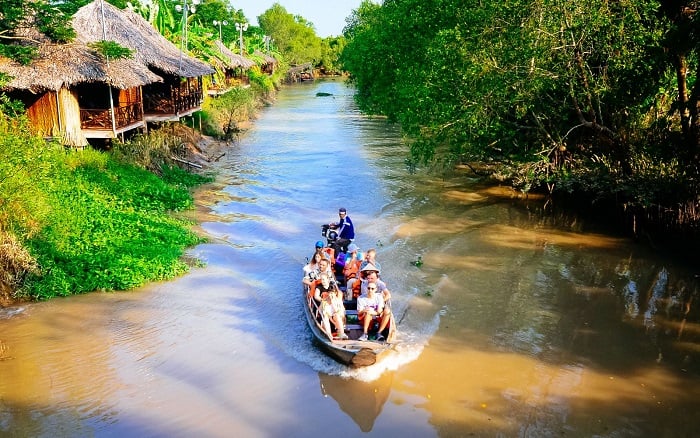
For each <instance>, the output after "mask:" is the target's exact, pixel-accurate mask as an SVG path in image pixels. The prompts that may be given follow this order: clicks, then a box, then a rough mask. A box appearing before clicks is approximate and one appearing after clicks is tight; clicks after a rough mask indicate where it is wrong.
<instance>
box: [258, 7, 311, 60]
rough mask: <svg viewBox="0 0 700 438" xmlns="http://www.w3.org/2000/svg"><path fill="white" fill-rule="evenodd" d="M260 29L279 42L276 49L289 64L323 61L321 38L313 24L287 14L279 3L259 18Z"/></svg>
mask: <svg viewBox="0 0 700 438" xmlns="http://www.w3.org/2000/svg"><path fill="white" fill-rule="evenodd" d="M258 22H259V23H260V27H261V28H262V29H263V30H264V31H265V32H266V33H267V34H268V35H271V36H272V38H273V39H274V40H275V41H277V44H276V47H277V48H278V50H279V51H280V53H282V55H283V56H284V58H285V59H286V60H287V62H289V64H292V65H294V64H302V63H304V62H309V61H311V62H313V63H314V64H316V63H317V62H318V61H320V59H321V38H319V37H318V36H317V35H316V31H315V30H314V27H313V24H312V23H310V22H309V21H307V20H305V19H304V18H303V17H299V16H294V15H292V14H290V13H288V12H287V10H286V9H285V8H284V7H282V6H281V5H280V4H279V3H275V4H274V5H272V7H271V8H270V9H268V10H267V11H265V12H264V13H263V14H262V15H261V16H259V17H258Z"/></svg>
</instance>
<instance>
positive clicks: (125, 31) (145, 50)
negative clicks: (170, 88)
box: [72, 0, 214, 78]
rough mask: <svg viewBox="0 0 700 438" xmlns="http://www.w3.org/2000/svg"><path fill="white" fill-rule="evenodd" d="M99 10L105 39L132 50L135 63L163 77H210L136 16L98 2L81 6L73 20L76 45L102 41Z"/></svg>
mask: <svg viewBox="0 0 700 438" xmlns="http://www.w3.org/2000/svg"><path fill="white" fill-rule="evenodd" d="M102 7H104V20H105V26H106V29H107V38H106V39H107V40H109V41H115V42H117V43H118V44H119V45H121V46H123V47H128V48H129V49H132V50H134V51H135V53H134V55H133V56H134V59H136V60H137V61H139V62H141V63H143V64H144V65H147V66H149V67H152V68H156V69H158V70H160V71H162V72H164V73H168V74H172V75H176V76H181V77H186V78H194V77H198V76H204V75H208V74H211V73H214V69H212V68H211V66H209V65H208V64H206V63H204V62H202V61H200V60H198V59H196V58H193V57H191V56H189V55H187V54H185V53H182V52H181V51H180V49H179V48H178V47H177V46H175V45H174V44H173V43H171V42H170V41H168V40H167V39H166V38H165V37H164V36H163V35H161V34H160V33H159V32H158V31H157V30H156V29H155V28H154V27H153V26H152V25H151V24H150V23H149V22H148V21H146V20H145V19H144V18H143V17H141V16H140V15H138V14H137V13H135V12H132V11H129V10H122V9H119V8H117V7H115V6H112V5H111V4H109V3H107V2H100V1H99V0H96V1H93V2H92V3H89V4H87V5H85V6H83V7H82V8H80V9H79V10H78V12H76V13H75V15H74V16H73V22H72V24H73V28H74V29H75V31H76V32H77V34H78V35H77V40H78V41H81V42H83V43H89V42H96V41H102V40H103V34H102V17H103V11H102Z"/></svg>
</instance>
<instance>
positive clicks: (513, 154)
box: [342, 0, 700, 222]
mask: <svg viewBox="0 0 700 438" xmlns="http://www.w3.org/2000/svg"><path fill="white" fill-rule="evenodd" d="M697 6H698V5H697V2H691V1H679V2H667V1H658V0H623V1H619V2H609V1H605V0H588V1H585V2H584V1H579V0H576V1H569V0H567V1H564V0H540V1H525V0H509V1H498V2H496V1H486V2H485V1H477V0H430V1H422V0H421V1H419V0H386V1H384V2H383V4H382V5H381V6H380V5H377V4H375V3H374V2H370V1H364V2H363V3H362V4H361V5H360V7H359V8H358V9H357V10H355V11H354V13H353V16H352V17H351V18H350V20H349V23H348V26H347V27H346V29H345V36H346V38H347V39H348V44H347V46H346V48H345V50H344V52H343V55H342V62H343V65H344V67H345V68H346V69H347V70H348V71H349V72H350V73H351V75H352V79H353V81H354V83H355V84H356V86H357V90H358V93H357V97H358V101H359V103H360V105H361V107H362V108H363V109H364V110H365V111H368V112H372V113H378V114H384V115H386V116H388V117H389V118H390V120H393V121H397V122H399V123H401V126H402V128H403V129H404V130H405V132H406V133H407V134H409V136H410V137H411V138H412V139H413V143H412V148H411V152H412V159H413V160H414V162H415V163H442V164H444V165H447V166H448V167H451V166H452V165H453V164H454V163H455V162H460V161H461V162H464V161H470V160H479V161H485V162H490V163H496V164H497V165H498V167H497V168H498V174H499V175H500V176H501V177H503V178H507V179H509V180H510V181H512V182H513V183H514V185H516V186H517V187H519V188H521V189H523V190H530V189H532V188H546V189H548V190H549V191H552V192H557V191H560V192H561V191H566V192H576V193H584V194H588V195H589V196H591V197H592V198H593V199H605V198H607V199H616V200H618V201H621V202H622V203H626V204H627V205H632V206H639V207H642V208H644V207H646V206H649V205H654V204H657V205H665V206H669V207H671V208H677V206H678V205H683V206H686V205H687V202H688V201H691V203H692V202H694V200H695V199H696V196H697V194H698V193H699V191H698V190H699V189H700V187H698V186H697V182H696V181H697V180H698V179H697V178H696V176H697V174H698V171H697V168H696V164H695V163H696V161H697V154H698V152H699V151H698V146H699V145H700V140H699V139H700V135H699V134H700V133H699V132H698V131H700V129H698V127H700V122H698V117H697V115H698V109H699V104H698V100H699V99H700V81H698V80H697V79H698V73H699V70H698V68H699V67H698V54H699V49H700V45H699V42H698V41H699V39H698V32H697V29H699V28H700V26H698V24H700V23H698V20H699V18H698V14H697V13H696V12H695V11H696V10H697ZM445 11H450V13H445ZM408 36H410V37H408ZM681 42H682V43H681ZM679 96H681V97H680V98H679ZM682 209H685V207H683V208H682ZM673 214H674V213H671V216H672V215H673ZM696 219H697V218H696ZM683 220H685V219H681V220H680V221H681V222H682V221H683Z"/></svg>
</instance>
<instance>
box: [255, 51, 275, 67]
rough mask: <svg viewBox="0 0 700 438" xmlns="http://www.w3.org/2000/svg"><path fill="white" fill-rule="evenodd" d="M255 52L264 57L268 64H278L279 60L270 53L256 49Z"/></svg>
mask: <svg viewBox="0 0 700 438" xmlns="http://www.w3.org/2000/svg"><path fill="white" fill-rule="evenodd" d="M253 54H254V55H256V56H259V57H260V58H262V59H263V60H264V61H265V63H266V64H273V65H277V60H276V59H275V58H273V57H272V56H270V55H268V54H265V53H263V52H261V51H260V50H256V51H254V52H253Z"/></svg>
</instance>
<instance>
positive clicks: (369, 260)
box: [360, 248, 382, 271]
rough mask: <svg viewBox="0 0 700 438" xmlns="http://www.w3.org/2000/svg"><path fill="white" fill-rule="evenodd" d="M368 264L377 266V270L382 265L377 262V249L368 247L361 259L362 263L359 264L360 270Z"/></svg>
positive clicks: (379, 269) (380, 268)
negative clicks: (363, 257)
mask: <svg viewBox="0 0 700 438" xmlns="http://www.w3.org/2000/svg"><path fill="white" fill-rule="evenodd" d="M368 264H370V265H374V267H376V268H377V271H381V270H382V265H380V264H379V262H378V261H377V250H376V249H374V248H370V249H368V250H367V252H366V253H365V259H364V260H363V261H362V264H361V265H360V270H362V269H363V268H364V267H365V266H367V265H368Z"/></svg>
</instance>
